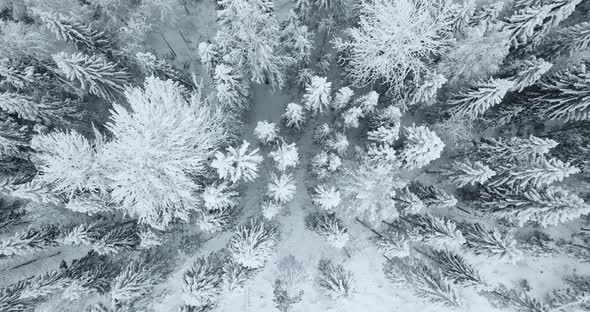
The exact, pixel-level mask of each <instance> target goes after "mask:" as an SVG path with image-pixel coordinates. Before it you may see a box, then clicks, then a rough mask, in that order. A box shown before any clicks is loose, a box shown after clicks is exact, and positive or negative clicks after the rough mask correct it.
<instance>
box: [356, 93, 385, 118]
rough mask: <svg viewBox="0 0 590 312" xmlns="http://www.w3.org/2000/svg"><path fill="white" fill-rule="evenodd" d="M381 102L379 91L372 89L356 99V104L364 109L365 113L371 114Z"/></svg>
mask: <svg viewBox="0 0 590 312" xmlns="http://www.w3.org/2000/svg"><path fill="white" fill-rule="evenodd" d="M378 102H379V93H377V92H375V91H371V92H369V93H367V94H365V95H363V96H361V97H359V98H358V99H356V100H355V101H354V103H355V105H357V106H358V107H360V108H361V109H362V110H363V114H364V115H368V114H371V113H373V112H374V111H375V109H376V108H377V104H378Z"/></svg>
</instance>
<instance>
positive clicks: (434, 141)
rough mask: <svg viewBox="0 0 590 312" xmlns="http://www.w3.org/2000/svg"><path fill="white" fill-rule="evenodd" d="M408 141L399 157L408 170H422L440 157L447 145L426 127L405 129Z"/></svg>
mask: <svg viewBox="0 0 590 312" xmlns="http://www.w3.org/2000/svg"><path fill="white" fill-rule="evenodd" d="M404 130H405V137H406V141H405V143H404V149H403V150H402V151H401V152H400V154H399V157H400V159H402V161H403V162H404V167H406V168H420V167H423V166H426V165H428V164H429V163H430V162H431V161H433V160H435V159H437V158H439V157H440V155H441V153H442V151H443V149H444V147H445V144H444V143H443V142H442V141H441V139H440V138H439V137H438V136H437V135H436V133H434V132H433V131H431V130H429V129H428V128H427V127H426V126H418V127H416V125H412V126H411V127H405V128H404Z"/></svg>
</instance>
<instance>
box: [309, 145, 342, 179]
mask: <svg viewBox="0 0 590 312" xmlns="http://www.w3.org/2000/svg"><path fill="white" fill-rule="evenodd" d="M341 166H342V159H341V158H340V157H339V156H338V155H336V154H334V153H331V152H326V151H321V152H320V153H318V154H316V155H315V156H314V157H313V158H312V159H311V171H312V173H313V174H314V175H316V176H317V177H318V178H320V179H325V178H327V177H328V175H329V174H330V173H334V172H336V171H338V169H339V168H340V167H341Z"/></svg>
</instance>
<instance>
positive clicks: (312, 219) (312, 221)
mask: <svg viewBox="0 0 590 312" xmlns="http://www.w3.org/2000/svg"><path fill="white" fill-rule="evenodd" d="M305 226H306V227H307V228H308V229H309V230H311V231H313V232H316V233H317V234H319V235H320V236H322V237H323V238H324V239H325V240H326V244H327V245H329V246H332V247H334V248H343V247H344V246H346V243H348V241H349V240H350V238H349V235H348V229H347V228H346V227H345V226H344V224H343V222H342V220H340V219H338V218H337V217H336V216H335V215H334V214H333V213H325V212H318V213H312V214H309V215H308V216H307V217H305Z"/></svg>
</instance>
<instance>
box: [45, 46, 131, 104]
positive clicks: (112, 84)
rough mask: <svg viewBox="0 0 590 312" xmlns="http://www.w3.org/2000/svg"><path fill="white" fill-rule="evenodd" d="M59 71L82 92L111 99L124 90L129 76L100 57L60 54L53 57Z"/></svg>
mask: <svg viewBox="0 0 590 312" xmlns="http://www.w3.org/2000/svg"><path fill="white" fill-rule="evenodd" d="M53 60H54V61H55V63H56V64H57V67H58V68H59V71H60V72H61V73H62V74H63V75H64V76H65V78H66V79H68V80H69V81H70V82H72V83H74V86H75V87H77V88H79V89H80V90H82V91H85V92H88V93H90V94H94V95H96V96H99V97H102V98H105V99H113V98H114V97H115V96H116V95H118V94H119V93H121V92H122V91H123V90H124V87H125V85H126V84H128V83H129V82H128V81H129V74H128V73H127V72H126V71H125V69H122V68H119V67H118V66H117V64H115V63H111V62H109V61H107V60H105V59H104V58H103V57H100V56H96V55H93V56H89V55H86V54H83V53H75V54H68V53H66V52H60V53H57V54H54V55H53Z"/></svg>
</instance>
